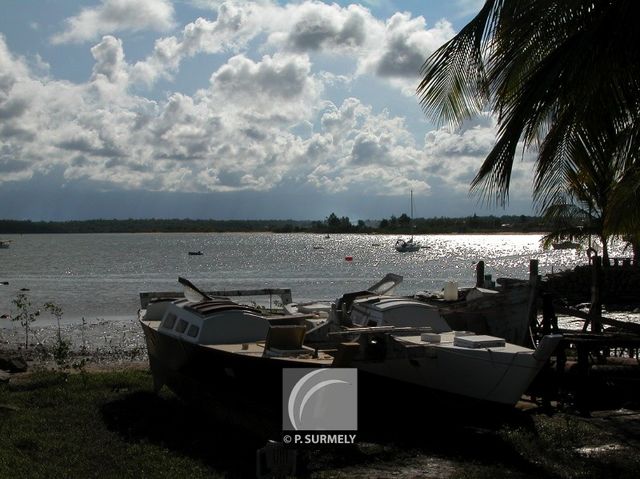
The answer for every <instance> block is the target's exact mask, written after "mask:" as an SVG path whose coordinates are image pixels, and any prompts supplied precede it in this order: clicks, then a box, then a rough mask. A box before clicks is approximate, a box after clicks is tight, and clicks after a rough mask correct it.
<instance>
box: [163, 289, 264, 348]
mask: <svg viewBox="0 0 640 479" xmlns="http://www.w3.org/2000/svg"><path fill="white" fill-rule="evenodd" d="M269 324H270V323H269V321H268V320H267V318H265V317H264V316H263V315H261V314H260V312H259V311H257V310H256V309H254V308H251V307H249V306H243V305H240V304H237V303H234V302H233V301H229V300H211V301H200V302H197V303H193V302H189V301H187V300H186V299H184V300H177V301H173V302H171V303H169V304H168V306H167V308H166V311H165V313H164V316H163V317H162V321H161V322H160V326H159V328H158V332H160V333H162V334H166V335H167V336H172V337H174V338H180V339H182V340H185V341H189V342H193V343H198V344H234V343H243V342H255V341H261V340H264V339H265V338H266V337H267V332H268V331H269Z"/></svg>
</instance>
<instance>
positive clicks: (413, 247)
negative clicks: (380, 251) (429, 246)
mask: <svg viewBox="0 0 640 479" xmlns="http://www.w3.org/2000/svg"><path fill="white" fill-rule="evenodd" d="M421 247H422V245H421V244H420V243H419V242H418V241H415V242H414V241H413V236H412V237H411V238H409V239H408V240H404V239H402V238H398V239H397V240H396V244H395V249H396V251H397V252H398V253H411V252H413V251H418V250H419V249H420V248H421Z"/></svg>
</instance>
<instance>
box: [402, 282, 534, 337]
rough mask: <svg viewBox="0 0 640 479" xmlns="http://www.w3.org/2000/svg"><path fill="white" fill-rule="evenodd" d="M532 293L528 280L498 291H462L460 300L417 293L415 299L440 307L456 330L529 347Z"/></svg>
mask: <svg viewBox="0 0 640 479" xmlns="http://www.w3.org/2000/svg"><path fill="white" fill-rule="evenodd" d="M499 281H500V280H499ZM502 281H505V280H502ZM531 294H532V290H531V284H530V283H529V282H528V281H517V280H512V281H508V282H507V281H505V284H504V285H502V286H501V287H499V288H498V289H490V288H479V287H474V288H461V289H460V290H459V291H458V294H457V295H456V298H457V299H453V300H448V299H445V298H444V297H443V295H440V294H430V293H427V292H420V293H417V294H416V295H415V296H414V297H415V298H416V299H418V300H420V301H422V302H424V303H427V304H430V305H432V306H435V307H437V309H438V312H439V313H440V314H441V315H442V317H443V318H444V319H445V320H446V321H447V322H448V323H449V325H450V326H451V327H452V328H453V329H457V330H465V331H473V332H474V333H476V334H490V335H492V336H498V337H500V338H504V339H506V340H507V341H508V342H510V343H514V344H519V345H526V344H529V343H530V341H529V308H530V301H531Z"/></svg>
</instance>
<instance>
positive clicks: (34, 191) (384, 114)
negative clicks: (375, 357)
mask: <svg viewBox="0 0 640 479" xmlns="http://www.w3.org/2000/svg"><path fill="white" fill-rule="evenodd" d="M481 4H482V0H407V1H399V0H398V1H396V0H368V1H366V0H363V1H361V2H360V3H351V2H345V1H340V2H320V1H309V0H299V1H274V0H257V1H251V2H247V1H233V0H232V1H219V0H174V1H171V0H87V1H61V0H32V1H28V2H25V1H22V0H3V2H2V15H1V16H0V218H5V219H31V220H72V219H91V218H152V217H153V218H215V219H324V218H326V217H327V216H329V214H330V213H332V212H333V213H336V214H337V215H338V216H348V217H349V218H350V219H351V220H352V221H354V222H355V221H356V220H357V219H381V218H387V217H390V216H391V215H396V216H399V215H400V214H402V213H409V196H410V191H413V195H414V210H415V216H416V217H433V216H467V215H472V214H478V215H488V214H496V215H501V214H531V213H532V207H531V178H532V167H531V162H530V160H528V159H527V158H526V157H525V158H524V159H522V160H521V161H519V160H516V162H515V165H514V173H513V175H512V187H511V192H510V202H509V205H508V207H507V208H506V209H503V208H497V207H489V206H487V205H485V204H484V203H482V202H481V201H480V199H479V198H478V196H473V195H470V194H469V184H470V181H471V179H472V178H473V177H474V176H475V174H476V172H477V170H478V168H479V166H480V164H481V163H482V161H483V159H484V158H485V156H486V154H487V153H488V152H489V151H490V149H491V147H492V146H493V144H494V142H495V133H496V124H495V119H494V118H493V117H492V115H491V114H490V113H485V114H483V115H481V116H479V117H478V118H474V119H471V120H469V121H467V122H465V123H464V124H463V125H462V126H461V127H460V128H458V129H455V130H453V129H451V128H449V127H447V126H443V125H439V124H438V123H437V122H434V121H431V120H430V119H429V118H427V117H426V116H425V115H424V113H423V112H422V111H421V109H420V106H419V101H418V97H417V96H416V94H415V89H416V86H417V84H418V79H419V69H420V66H421V64H422V63H423V62H424V60H425V59H426V58H427V57H428V56H429V54H431V53H432V52H434V51H435V50H436V49H437V48H438V47H439V46H441V45H442V44H443V43H444V42H446V41H447V40H448V39H450V38H451V37H453V36H454V35H455V34H456V33H457V32H458V31H459V30H460V29H461V28H462V27H463V26H464V25H465V24H466V23H467V22H468V21H469V20H470V19H471V18H472V17H473V16H474V14H475V13H477V11H478V10H479V8H480V7H481Z"/></svg>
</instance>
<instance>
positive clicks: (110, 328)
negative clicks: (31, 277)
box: [0, 319, 147, 365]
mask: <svg viewBox="0 0 640 479" xmlns="http://www.w3.org/2000/svg"><path fill="white" fill-rule="evenodd" d="M60 337H61V338H62V340H63V341H65V342H67V343H68V345H69V353H68V355H69V361H70V362H73V361H78V360H82V359H83V360H84V361H85V362H86V363H87V364H102V363H110V364H113V365H116V364H118V363H122V364H123V365H125V364H127V363H129V362H131V361H146V360H147V350H146V345H145V342H144V335H143V333H142V330H141V329H140V326H139V324H138V322H137V321H134V320H130V319H116V320H114V319H93V320H84V319H83V320H82V322H80V323H71V324H68V323H67V324H65V323H63V324H62V325H61V327H60ZM57 344H58V326H57V325H56V324H55V323H51V322H47V324H45V325H39V324H38V321H36V322H35V323H32V326H31V327H30V328H29V341H28V346H27V347H25V330H24V328H23V327H22V326H20V324H19V323H17V322H12V321H10V320H4V321H3V324H2V327H0V353H3V354H16V355H19V356H22V357H24V358H25V359H26V360H27V362H41V363H49V362H51V363H53V361H54V356H53V353H54V350H55V349H56V347H57Z"/></svg>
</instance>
